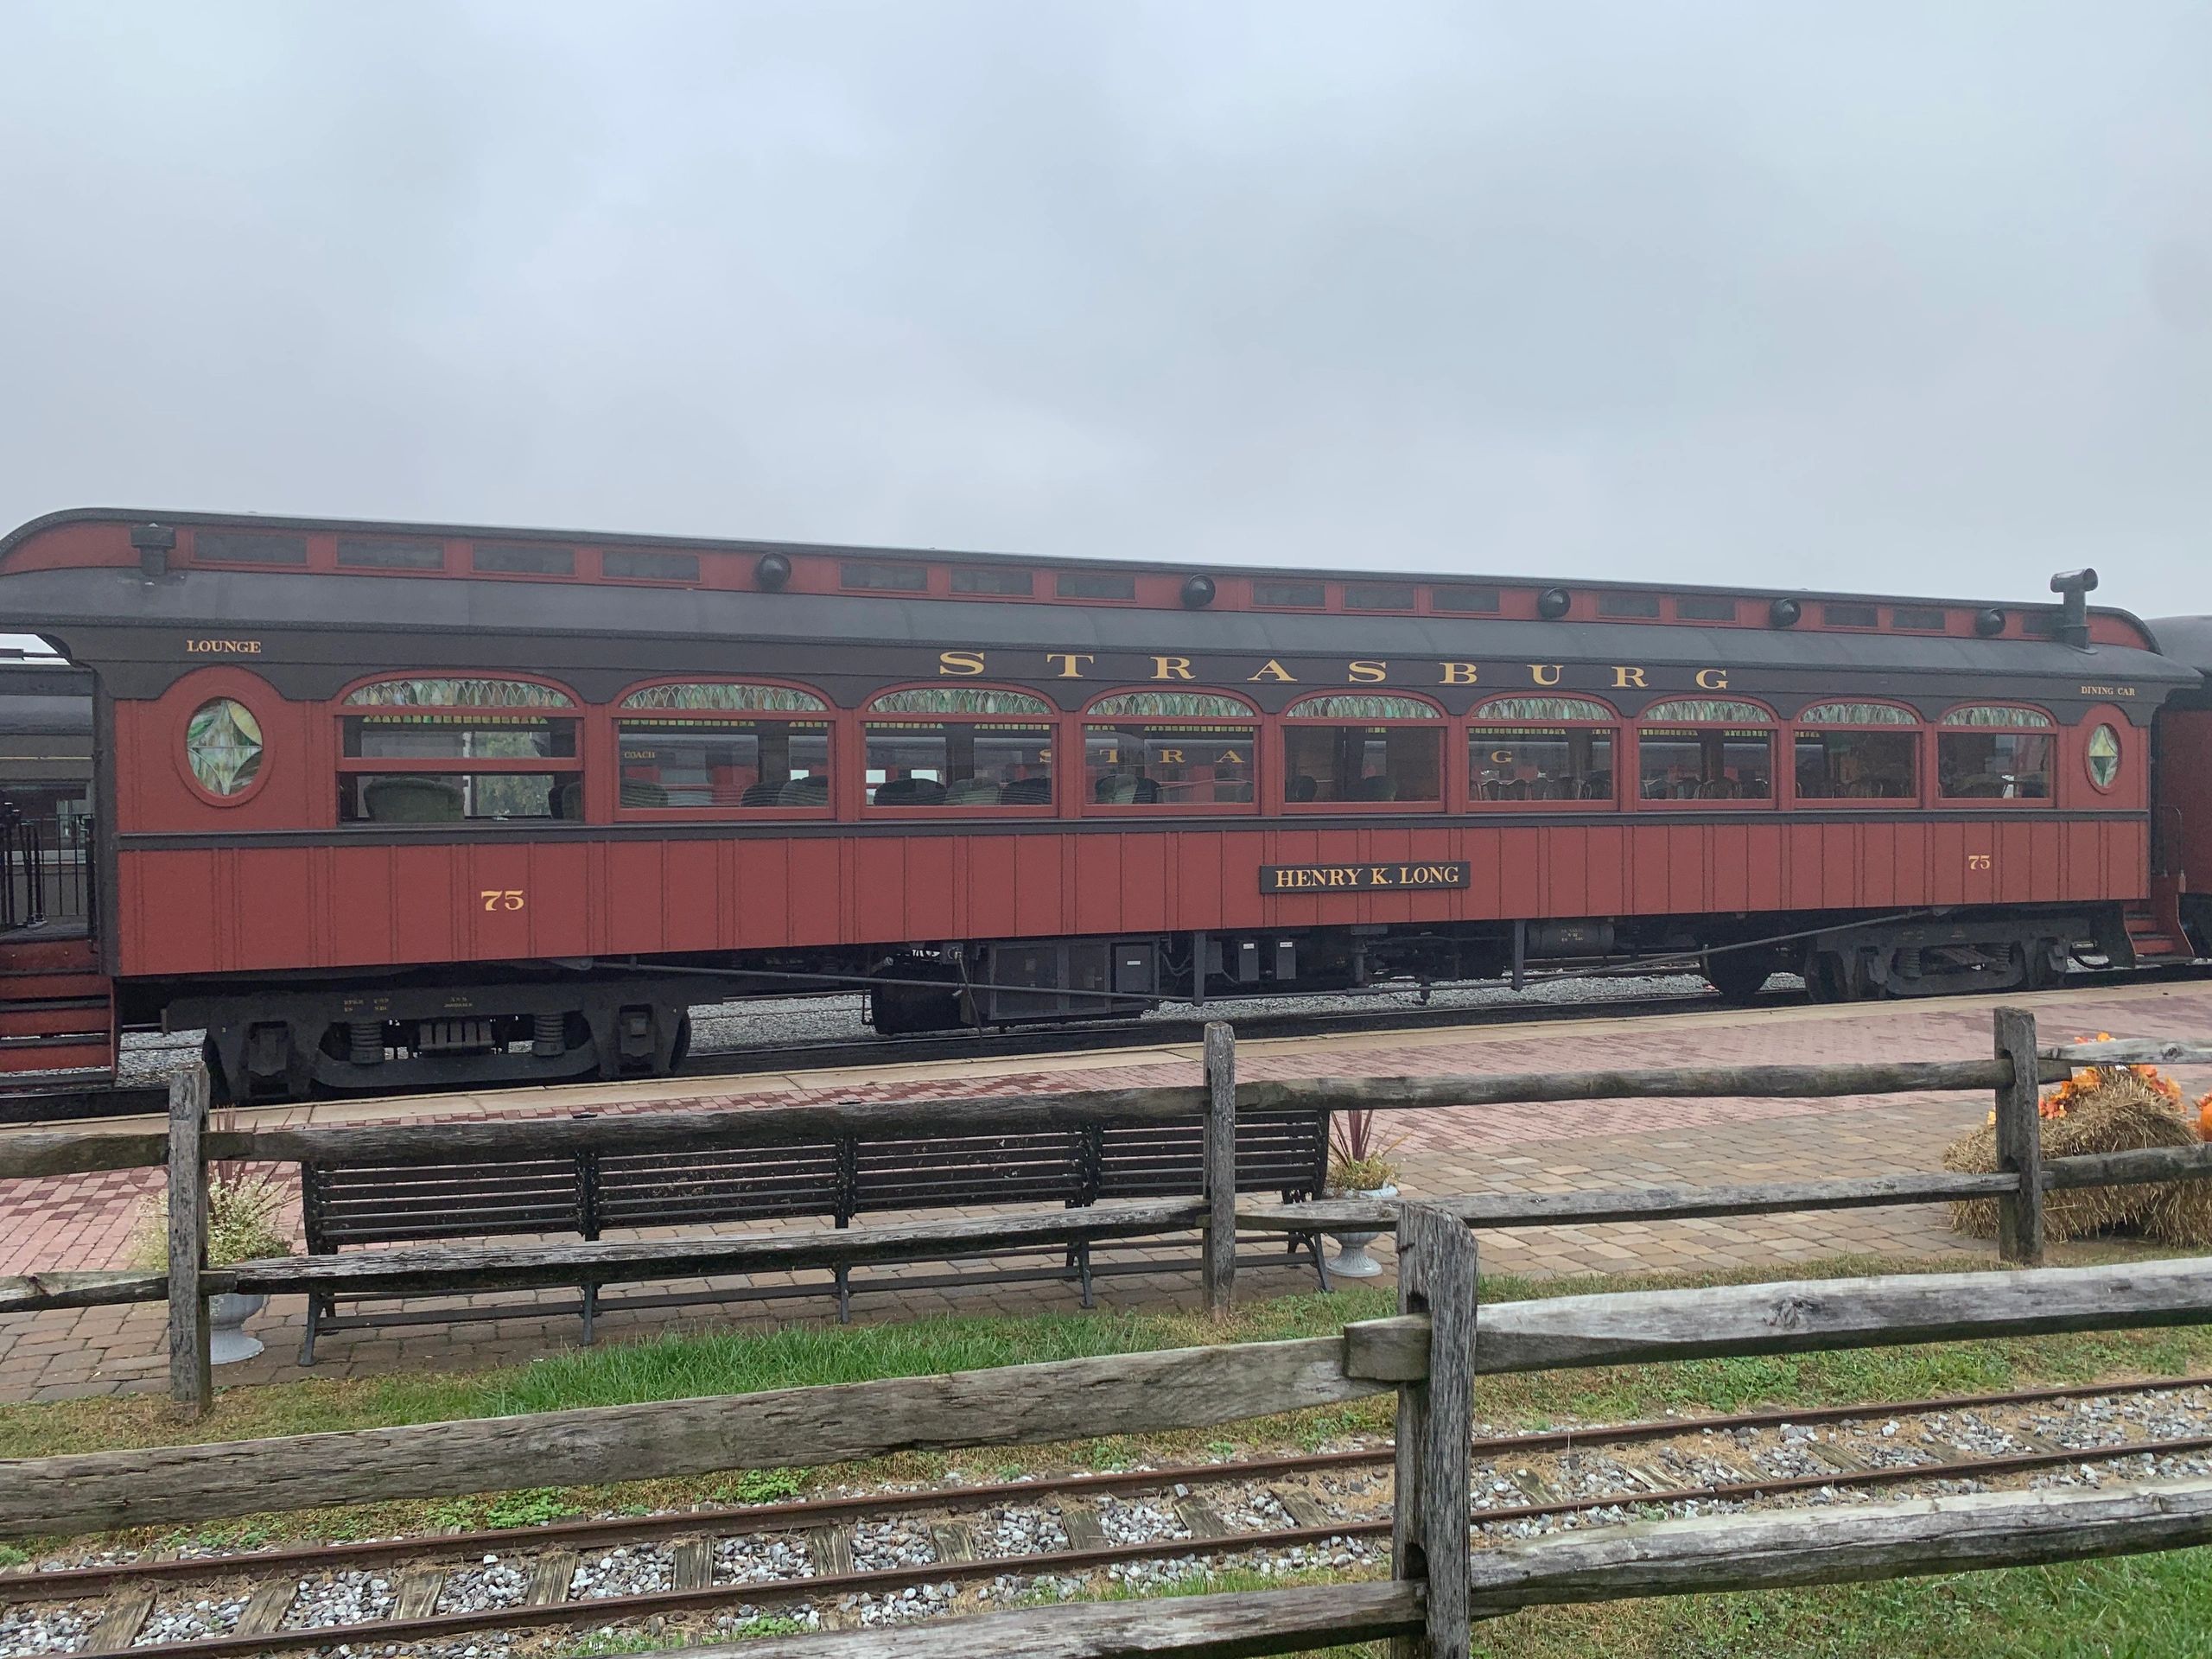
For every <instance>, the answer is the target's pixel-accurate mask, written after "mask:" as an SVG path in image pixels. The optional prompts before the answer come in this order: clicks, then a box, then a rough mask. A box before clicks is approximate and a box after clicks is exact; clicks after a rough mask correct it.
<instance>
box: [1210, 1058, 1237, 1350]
mask: <svg viewBox="0 0 2212 1659" xmlns="http://www.w3.org/2000/svg"><path fill="white" fill-rule="evenodd" d="M1205 1197H1206V1246H1205V1298H1206V1312H1207V1313H1211V1315H1212V1316H1213V1317H1214V1318H1215V1319H1227V1318H1228V1317H1229V1304H1230V1298H1231V1297H1232V1296H1234V1295H1235V1294H1236V1028H1235V1027H1232V1026H1228V1025H1224V1024H1222V1023H1221V1022H1220V1021H1218V1020H1216V1021H1212V1022H1210V1023H1209V1024H1208V1025H1207V1027H1206V1137H1205Z"/></svg>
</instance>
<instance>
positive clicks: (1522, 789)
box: [1467, 697, 1620, 807]
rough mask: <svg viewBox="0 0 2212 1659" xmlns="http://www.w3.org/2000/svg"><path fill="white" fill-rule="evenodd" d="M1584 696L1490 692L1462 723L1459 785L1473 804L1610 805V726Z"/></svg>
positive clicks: (1613, 717) (1609, 714) (1607, 714)
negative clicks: (1463, 760)
mask: <svg viewBox="0 0 2212 1659" xmlns="http://www.w3.org/2000/svg"><path fill="white" fill-rule="evenodd" d="M1619 719H1620V716H1619V715H1617V714H1615V713H1614V712H1613V711H1612V710H1611V709H1608V708H1607V707H1606V706H1605V704H1604V703H1602V702H1596V701H1594V700H1592V698H1589V697H1492V698H1491V700H1490V701H1489V702H1485V703H1484V704H1483V705H1482V706H1481V707H1480V708H1478V709H1476V710H1475V712H1474V714H1473V715H1472V716H1471V722H1470V724H1469V725H1468V728H1467V792H1468V795H1469V797H1470V798H1471V800H1472V801H1473V803H1474V804H1476V805H1477V806H1487V805H1490V804H1493V803H1503V802H1513V801H1545V802H1548V803H1551V804H1554V805H1561V804H1564V805H1576V806H1584V807H1592V806H1599V807H1603V806H1610V805H1611V804H1613V728H1614V725H1615V723H1616V722H1617V721H1618V720H1619Z"/></svg>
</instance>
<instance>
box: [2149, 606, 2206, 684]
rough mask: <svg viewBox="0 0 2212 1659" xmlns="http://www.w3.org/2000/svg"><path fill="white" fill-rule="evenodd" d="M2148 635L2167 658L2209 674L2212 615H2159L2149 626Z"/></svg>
mask: <svg viewBox="0 0 2212 1659" xmlns="http://www.w3.org/2000/svg"><path fill="white" fill-rule="evenodd" d="M2151 632H2152V633H2154V634H2156V635H2157V636H2158V649H2159V650H2160V651H2162V652H2164V653H2165V654H2166V655H2167V656H2169V657H2171V658H2173V659H2174V660H2175V661H2176V662H2178V663H2187V664H2189V665H2190V667H2191V668H2193V669H2195V670H2196V671H2198V672H2199V673H2201V674H2206V675H2212V616H2162V617H2159V618H2158V620H2155V621H2153V622H2152V624H2151Z"/></svg>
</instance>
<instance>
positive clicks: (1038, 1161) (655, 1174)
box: [300, 1112, 1329, 1365]
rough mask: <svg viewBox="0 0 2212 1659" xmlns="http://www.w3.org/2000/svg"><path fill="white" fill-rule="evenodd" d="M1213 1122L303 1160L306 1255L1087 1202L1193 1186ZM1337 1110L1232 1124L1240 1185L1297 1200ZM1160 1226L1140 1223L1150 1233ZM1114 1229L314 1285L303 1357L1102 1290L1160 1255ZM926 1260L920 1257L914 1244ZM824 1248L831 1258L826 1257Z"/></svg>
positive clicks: (1288, 1247) (1285, 1240) (1311, 1243)
mask: <svg viewBox="0 0 2212 1659" xmlns="http://www.w3.org/2000/svg"><path fill="white" fill-rule="evenodd" d="M1204 1133H1205V1132H1204V1128H1203V1127H1202V1126H1201V1125H1200V1124H1198V1123H1196V1122H1192V1123H1189V1124H1173V1125H1166V1126H1162V1127H1159V1128H1119V1127H1116V1128H1104V1127H1101V1126H1097V1125H1090V1126H1086V1127H1084V1128H1077V1129H1070V1130H1047V1131H1039V1132H1037V1133H1033V1134H1014V1135H932V1136H899V1137H883V1138H867V1137H861V1136H857V1135H842V1136H837V1137H835V1138H832V1139H828V1140H824V1141H820V1142H817V1143H815V1144H811V1145H799V1146H779V1147H724V1148H711V1149H705V1150H701V1151H696V1152H680V1153H664V1152H650V1153H601V1152H583V1153H577V1154H563V1155H561V1156H559V1157H555V1158H543V1159H528V1160H502V1161H487V1162H477V1163H470V1164H440V1165H422V1164H408V1165H392V1164H375V1165H356V1164H342V1163H329V1162H326V1163H320V1164H303V1165H302V1166H301V1170H300V1176H301V1182H300V1185H301V1199H302V1211H303V1214H304V1218H305V1222H306V1230H307V1245H308V1253H309V1254H310V1255H333V1254H335V1253H336V1252H338V1251H340V1250H341V1249H346V1248H347V1247H348V1246H373V1245H383V1244H414V1243H432V1242H437V1241H452V1240H458V1239H483V1238H496V1237H513V1236H522V1235H545V1234H568V1235H573V1236H577V1237H581V1238H583V1239H586V1240H595V1239H597V1238H599V1237H600V1236H601V1234H602V1232H604V1231H605V1230H607V1229H624V1228H632V1229H635V1228H652V1227H671V1226H708V1225H728V1224H748V1223H755V1222H766V1221H786V1220H791V1219H817V1220H822V1221H827V1222H829V1223H831V1224H834V1225H836V1226H837V1227H840V1228H843V1227H848V1226H849V1225H850V1224H852V1222H853V1221H854V1220H855V1217H861V1216H866V1215H880V1214H886V1213H891V1212H896V1211H914V1210H936V1209H949V1208H959V1207H965V1206H969V1205H1048V1204H1053V1203H1058V1204H1061V1205H1065V1207H1067V1208H1068V1209H1070V1210H1085V1209H1089V1208H1090V1206H1092V1205H1096V1204H1097V1203H1099V1202H1101V1201H1102V1200H1104V1201H1108V1202H1112V1201H1116V1200H1128V1199H1137V1198H1185V1197H1190V1198H1195V1197H1197V1196H1198V1195H1199V1193H1200V1192H1201V1189H1202V1186H1203V1176H1202V1169H1203V1164H1202V1141H1203V1137H1204ZM1328 1150H1329V1140H1328V1116H1327V1114H1326V1113H1325V1112H1262V1113H1253V1114H1249V1115H1247V1116H1243V1117H1240V1118H1239V1119H1238V1120H1237V1124H1236V1189H1237V1191H1238V1192H1276V1193H1279V1194H1280V1195H1281V1198H1282V1199H1283V1201H1284V1202H1286V1203H1296V1202H1298V1201H1300V1200H1301V1199H1304V1198H1312V1197H1313V1196H1314V1195H1316V1194H1317V1193H1319V1191H1320V1190H1321V1184H1322V1180H1323V1178H1324V1175H1325V1172H1326V1170H1327V1166H1328ZM1266 1237H1267V1245H1266V1247H1265V1248H1263V1249H1260V1250H1257V1251H1255V1252H1252V1253H1250V1254H1247V1255H1241V1256H1240V1257H1239V1261H1240V1262H1241V1263H1243V1264H1246V1265H1251V1266H1283V1265H1297V1264H1300V1263H1304V1264H1307V1265H1310V1267H1311V1268H1312V1269H1313V1273H1314V1274H1315V1277H1316V1279H1317V1280H1318V1281H1319V1284H1320V1286H1321V1287H1322V1288H1323V1289H1324V1290H1325V1289H1327V1288H1328V1271H1327V1269H1326V1268H1325V1266H1324V1265H1323V1264H1322V1260H1321V1249H1320V1240H1319V1236H1318V1235H1314V1234H1294V1235H1289V1236H1284V1235H1281V1234H1270V1235H1268V1236H1266ZM1156 1242H1157V1241H1156V1240H1147V1241H1141V1243H1143V1244H1146V1245H1153V1244H1156ZM1039 1249H1040V1247H1039V1246H1038V1245H1035V1244H1028V1245H1024V1246H1020V1247H1018V1248H1014V1249H1003V1250H988V1249H987V1250H983V1251H981V1252H979V1253H977V1254H976V1255H972V1256H966V1257H963V1258H961V1259H962V1260H963V1261H964V1262H977V1263H982V1264H983V1265H982V1266H981V1267H969V1268H958V1269H956V1270H954V1271H951V1272H949V1273H945V1274H933V1275H930V1276H928V1277H924V1278H914V1277H911V1276H910V1277H906V1278H895V1279H885V1280H882V1281H880V1282H877V1283H873V1284H871V1283H868V1282H867V1281H859V1282H855V1278H854V1273H855V1269H854V1268H852V1267H850V1266H848V1265H844V1264H837V1265H834V1266H830V1267H829V1271H830V1273H831V1274H832V1277H831V1279H830V1281H829V1282H828V1283H825V1284H820V1285H813V1284H787V1285H746V1286H741V1287H726V1288H709V1289H705V1290H696V1291H677V1292H658V1293H640V1294H628V1295H623V1296H618V1297H608V1296H604V1295H602V1294H601V1284H600V1283H599V1282H591V1283H585V1284H581V1285H579V1286H578V1287H577V1293H578V1299H577V1300H575V1301H574V1302H563V1303H556V1304H550V1305H549V1304H545V1303H539V1302H525V1303H514V1302H507V1303H500V1304H494V1305H491V1306H470V1307H461V1308H452V1309H422V1308H413V1309H409V1308H391V1309H386V1310H382V1311H370V1312H355V1313H345V1314H341V1313H340V1312H339V1308H338V1304H339V1302H340V1300H346V1301H347V1302H349V1303H352V1304H354V1305H357V1306H358V1305H359V1304H363V1303H370V1302H379V1301H383V1302H388V1301H391V1300H397V1298H396V1296H395V1295H394V1294H389V1293H386V1294H362V1295H359V1296H346V1295H345V1294H343V1293H340V1292H335V1291H313V1292H310V1293H309V1294H308V1320H307V1339H306V1342H305V1344H303V1346H302V1351H301V1363H302V1364H306V1365H312V1364H313V1363H315V1340H316V1338H318V1337H319V1336H321V1335H322V1334H323V1333H325V1332H334V1331H346V1330H360V1329H365V1328H369V1327H372V1326H380V1325H427V1324H451V1323H466V1322H470V1321H474V1320H477V1319H518V1318H525V1317H546V1316H550V1315H560V1314H568V1313H576V1314H581V1315H582V1319H583V1336H584V1340H585V1341H586V1342H587V1343H588V1342H589V1341H591V1340H592V1338H593V1335H594V1322H595V1320H596V1318H597V1315H598V1314H599V1313H601V1312H602V1311H613V1310H617V1309H639V1310H642V1309H648V1308H663V1307H676V1306H696V1305H699V1304H702V1303H710V1302H727V1301H747V1300H760V1301H766V1300H776V1299H779V1298H783V1297H790V1296H815V1295H821V1294H825V1293H827V1294H835V1296H836V1300H837V1317H838V1318H839V1319H841V1320H843V1319H849V1318H850V1317H851V1311H852V1298H853V1296H854V1294H855V1293H857V1292H860V1291H864V1290H892V1289H910V1290H924V1289H943V1288H949V1287H955V1286H962V1285H975V1284H1009V1283H1020V1282H1033V1281H1047V1280H1059V1281H1073V1282H1075V1283H1077V1284H1079V1285H1080V1286H1081V1287H1082V1293H1083V1305H1084V1306H1085V1307H1089V1306H1091V1305H1092V1294H1091V1288H1092V1281H1093V1280H1094V1279H1095V1278H1096V1277H1097V1276H1098V1275H1100V1274H1124V1273H1158V1272H1161V1271H1163V1270H1166V1269H1164V1268H1163V1265H1162V1264H1161V1263H1160V1262H1158V1261H1155V1260H1150V1259H1130V1258H1126V1257H1123V1256H1121V1255H1106V1256H1105V1257H1104V1258H1103V1259H1102V1258H1101V1256H1100V1255H1099V1252H1101V1251H1109V1252H1110V1251H1112V1250H1114V1249H1116V1243H1113V1242H1109V1241H1098V1240H1091V1239H1087V1238H1071V1239H1070V1240H1068V1241H1067V1242H1066V1243H1065V1248H1064V1249H1062V1248H1060V1247H1058V1246H1055V1247H1053V1249H1055V1250H1056V1251H1057V1252H1058V1255H1059V1256H1060V1259H1059V1260H1058V1261H1057V1262H1050V1263H1047V1264H1045V1265H1029V1266H1007V1265H1002V1264H1003V1263H1005V1262H1009V1261H1011V1260H1013V1259H1014V1258H1031V1257H1034V1256H1035V1255H1038V1254H1039ZM915 1259H917V1260H922V1259H926V1258H920V1257H917V1258H915ZM825 1265H826V1264H825Z"/></svg>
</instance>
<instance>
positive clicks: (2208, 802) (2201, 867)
mask: <svg viewBox="0 0 2212 1659" xmlns="http://www.w3.org/2000/svg"><path fill="white" fill-rule="evenodd" d="M2158 741H2159V763H2160V767H2161V771H2160V773H2159V777H2160V780H2161V782H2162V784H2163V785H2164V801H2163V802H2162V803H2161V807H2162V810H2164V814H2165V821H2164V823H2163V824H2162V825H2161V826H2160V828H2161V830H2162V832H2163V834H2164V837H2165V841H2166V843H2167V846H2166V866H2167V868H2168V869H2170V870H2171V871H2172V872H2173V873H2175V874H2177V875H2178V876H2179V877H2180V880H2181V886H2182V891H2183V892H2184V893H2212V709H2166V710H2165V712H2164V714H2162V715H2160V716H2159V737H2158Z"/></svg>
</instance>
